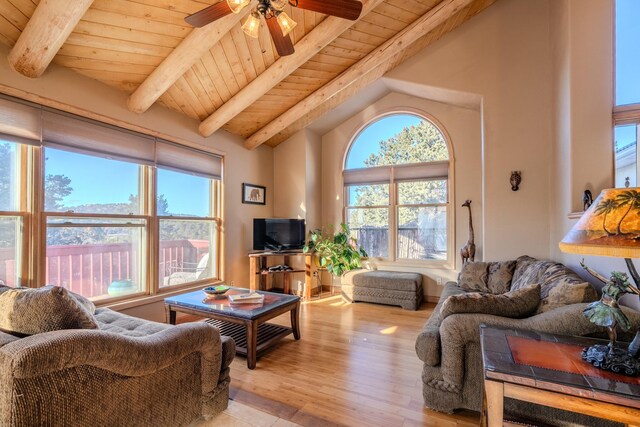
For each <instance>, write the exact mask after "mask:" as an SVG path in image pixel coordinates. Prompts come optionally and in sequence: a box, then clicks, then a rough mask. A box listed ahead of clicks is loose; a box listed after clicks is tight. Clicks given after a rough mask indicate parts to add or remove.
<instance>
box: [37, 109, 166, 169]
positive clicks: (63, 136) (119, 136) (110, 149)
mask: <svg viewBox="0 0 640 427" xmlns="http://www.w3.org/2000/svg"><path fill="white" fill-rule="evenodd" d="M42 128H43V129H42V140H43V143H44V144H45V146H48V147H54V148H61V149H66V150H70V151H74V152H77V153H82V154H91V155H99V156H102V157H107V158H110V159H117V160H123V161H127V162H133V163H138V164H147V165H153V163H154V159H155V138H153V137H150V136H147V135H143V134H140V133H135V132H130V131H127V130H125V129H122V128H118V127H115V126H110V125H106V124H103V123H100V122H96V121H93V120H89V119H84V118H80V117H78V116H73V115H70V114H65V113H60V112H54V111H50V110H44V111H43V112H42Z"/></svg>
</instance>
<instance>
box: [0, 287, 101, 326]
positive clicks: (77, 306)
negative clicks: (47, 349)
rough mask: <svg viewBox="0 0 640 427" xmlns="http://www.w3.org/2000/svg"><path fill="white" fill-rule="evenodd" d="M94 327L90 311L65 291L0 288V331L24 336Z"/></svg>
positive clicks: (55, 288)
mask: <svg viewBox="0 0 640 427" xmlns="http://www.w3.org/2000/svg"><path fill="white" fill-rule="evenodd" d="M91 305H93V304H91ZM97 328H98V324H97V323H96V321H95V319H94V317H93V315H92V314H91V313H90V312H89V310H88V309H87V308H85V306H84V305H83V304H81V303H79V302H78V299H76V297H74V296H73V295H71V294H70V293H69V292H68V291H67V290H66V289H64V288H61V287H58V286H52V285H47V286H43V287H41V288H9V287H6V286H3V287H0V330H2V331H3V332H7V333H10V334H13V335H16V336H27V335H34V334H40V333H43V332H51V331H57V330H60V329H97Z"/></svg>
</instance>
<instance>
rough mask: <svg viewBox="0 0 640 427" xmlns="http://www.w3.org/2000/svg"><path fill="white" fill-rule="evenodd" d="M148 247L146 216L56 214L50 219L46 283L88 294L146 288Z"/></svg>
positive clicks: (105, 294) (124, 292) (115, 293)
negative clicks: (145, 260)
mask: <svg viewBox="0 0 640 427" xmlns="http://www.w3.org/2000/svg"><path fill="white" fill-rule="evenodd" d="M112 224H113V225H112ZM145 251H146V249H145V222H144V221H143V220H131V221H124V220H114V219H108V218H104V219H102V218H92V219H91V220H85V219H84V218H56V220H55V221H54V220H52V221H49V223H48V224H47V258H46V278H45V283H48V284H52V285H58V286H63V287H65V288H67V289H69V290H71V291H73V292H76V293H79V294H81V295H84V296H86V297H89V298H95V297H118V296H122V295H127V294H132V293H135V292H141V291H143V290H144V282H145V280H144V271H145V263H144V259H145Z"/></svg>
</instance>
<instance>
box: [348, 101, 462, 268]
mask: <svg viewBox="0 0 640 427" xmlns="http://www.w3.org/2000/svg"><path fill="white" fill-rule="evenodd" d="M394 115H413V116H417V117H419V118H421V119H422V120H426V121H428V122H430V123H431V124H432V125H433V126H435V127H436V128H437V129H438V130H439V131H440V133H441V134H442V136H443V138H444V140H445V143H446V145H447V151H448V154H449V159H448V160H442V161H433V162H421V163H403V164H398V165H385V166H380V167H372V168H352V169H347V161H348V157H349V153H350V151H351V148H352V147H353V144H354V142H355V141H356V140H357V139H358V137H359V136H360V134H361V133H362V132H363V131H364V130H365V129H366V128H367V127H368V126H370V125H372V124H373V123H375V122H377V121H379V120H382V119H384V118H385V117H388V116H394ZM352 135H353V136H352V137H351V139H350V140H349V142H348V144H347V145H346V147H345V149H344V153H343V158H342V172H343V174H341V180H342V181H341V183H342V188H343V192H342V200H343V203H342V205H343V206H342V221H343V222H345V223H346V221H347V210H348V209H353V208H356V207H357V206H349V200H348V188H347V187H349V186H350V185H375V184H382V183H385V184H386V183H388V184H389V206H388V209H389V243H388V245H389V256H388V257H369V258H368V259H369V260H375V261H376V262H378V263H380V264H385V263H393V265H398V266H403V265H406V266H413V267H422V268H444V269H455V260H456V258H455V253H454V252H455V228H456V227H455V203H452V201H455V183H454V181H455V180H454V177H455V157H454V151H453V144H452V143H451V137H450V136H449V133H448V132H447V130H446V128H445V127H444V126H443V125H442V123H441V122H440V121H439V120H438V119H437V118H435V117H434V116H433V115H431V114H429V113H426V112H424V111H421V110H418V109H414V108H407V107H404V108H392V109H387V110H384V111H382V112H380V113H378V114H375V115H373V116H371V117H369V118H368V119H367V120H365V121H364V122H362V123H361V124H360V125H359V126H358V127H357V128H356V129H355V130H354V132H353V133H352ZM445 162H446V163H447V164H448V167H447V171H448V172H447V177H440V178H437V177H427V176H426V174H425V177H423V178H412V179H401V180H396V179H395V175H396V173H395V172H396V170H397V169H400V168H405V167H416V168H425V169H426V170H429V169H432V168H437V167H438V166H442V164H443V163H445ZM379 168H389V169H390V178H389V180H388V181H380V180H379V179H373V180H371V181H367V182H359V183H358V184H345V182H344V181H345V180H344V172H345V171H353V170H358V171H366V170H369V169H370V170H372V175H373V174H375V171H374V170H375V169H379ZM365 173H366V172H365ZM432 179H441V180H442V179H444V180H446V182H447V203H446V205H445V206H446V208H447V256H446V259H444V260H425V259H409V258H399V257H398V247H397V246H398V209H399V208H400V207H404V206H408V205H399V204H398V201H399V194H398V191H399V188H398V187H399V186H398V184H399V183H401V182H409V181H427V180H432ZM371 207H375V206H363V208H371ZM378 207H387V206H378Z"/></svg>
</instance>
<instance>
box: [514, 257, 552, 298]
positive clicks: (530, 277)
mask: <svg viewBox="0 0 640 427" xmlns="http://www.w3.org/2000/svg"><path fill="white" fill-rule="evenodd" d="M553 264H555V263H553V262H551V261H539V260H537V259H535V258H531V257H530V256H527V255H524V256H521V257H520V258H518V259H517V260H516V268H515V271H514V272H513V281H512V282H511V290H512V291H513V290H515V289H520V288H523V287H526V286H529V285H530V284H532V283H541V282H542V275H543V274H544V272H545V271H547V269H548V268H549V267H550V266H552V265H553Z"/></svg>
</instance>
